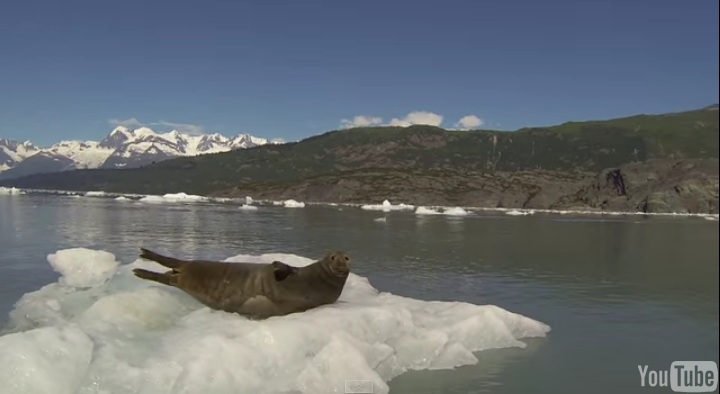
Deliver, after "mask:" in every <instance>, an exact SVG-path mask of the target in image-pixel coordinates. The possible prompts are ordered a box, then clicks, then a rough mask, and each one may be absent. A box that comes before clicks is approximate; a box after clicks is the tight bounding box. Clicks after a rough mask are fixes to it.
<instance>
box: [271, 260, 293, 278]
mask: <svg viewBox="0 0 720 394" xmlns="http://www.w3.org/2000/svg"><path fill="white" fill-rule="evenodd" d="M270 265H272V266H273V273H274V274H275V280H276V281H278V282H281V281H283V280H285V278H287V277H288V276H290V275H292V274H294V273H296V272H297V270H298V269H297V267H291V266H289V265H287V264H285V263H283V262H282V261H273V262H272V264H270Z"/></svg>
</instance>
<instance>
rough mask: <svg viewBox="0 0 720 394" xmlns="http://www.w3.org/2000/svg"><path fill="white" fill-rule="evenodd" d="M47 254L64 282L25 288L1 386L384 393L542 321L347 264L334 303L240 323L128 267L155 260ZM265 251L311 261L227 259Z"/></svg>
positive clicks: (2, 357)
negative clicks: (424, 293) (436, 296)
mask: <svg viewBox="0 0 720 394" xmlns="http://www.w3.org/2000/svg"><path fill="white" fill-rule="evenodd" d="M51 256H54V257H53V258H52V259H50V258H48V260H49V261H50V262H51V264H52V265H53V267H54V268H55V267H57V268H56V269H59V270H60V271H62V272H61V273H63V277H62V278H61V279H60V281H59V283H53V284H49V285H46V286H45V287H43V288H41V289H39V290H37V291H34V292H31V293H28V294H25V295H24V296H23V297H22V298H21V300H20V301H19V302H18V303H17V304H16V306H15V309H14V310H13V311H12V312H11V314H10V326H9V330H8V332H9V333H8V334H5V335H4V336H1V337H0V387H2V390H0V391H2V392H3V393H5V392H8V393H11V394H14V393H20V392H22V393H61V394H64V393H68V394H69V393H78V394H100V393H103V394H106V393H113V394H126V393H140V394H150V393H166V394H170V393H188V394H193V393H198V394H201V393H214V394H215V393H217V394H225V393H227V394H230V393H257V394H270V393H305V394H310V393H312V394H317V393H342V392H344V389H345V381H347V380H356V381H365V382H364V383H365V384H369V383H368V382H370V383H371V385H372V388H373V393H382V394H387V393H388V386H387V382H388V381H389V380H391V379H392V378H394V377H396V376H398V375H400V374H402V373H404V372H406V371H409V370H429V369H448V368H454V367H458V366H462V365H469V364H474V363H477V358H476V357H475V355H474V354H473V352H477V351H481V350H485V349H497V348H509V347H516V348H522V347H524V346H525V343H524V342H522V341H521V339H523V338H529V337H544V336H546V334H547V333H548V332H549V330H550V327H548V326H547V325H545V324H543V323H541V322H539V321H536V320H533V319H531V318H529V317H525V316H521V315H518V314H515V313H512V312H509V311H506V310H505V309H502V308H499V307H497V306H493V305H473V304H468V303H463V302H449V301H423V300H417V299H412V298H408V297H402V296H398V295H394V294H390V293H387V292H380V291H378V290H377V289H375V288H374V287H373V286H372V285H371V284H370V282H369V281H368V279H367V278H365V277H361V276H358V275H356V274H354V273H351V274H350V276H349V278H348V281H347V283H346V285H345V287H344V289H343V292H342V294H341V296H340V299H339V300H338V302H337V303H334V304H332V305H325V306H321V307H318V308H314V309H311V310H309V311H306V312H303V313H294V314H290V315H287V316H278V317H272V318H269V319H265V320H249V319H247V318H245V317H243V316H240V315H237V314H231V313H225V312H221V311H215V310H211V309H209V308H207V307H205V306H203V305H202V304H200V303H199V302H197V301H196V300H194V299H193V298H192V297H190V296H189V295H188V294H186V293H184V292H182V291H180V290H179V289H176V288H172V287H169V286H164V285H161V284H158V283H155V282H151V281H147V280H142V279H140V278H137V277H135V276H134V275H133V274H132V269H134V268H145V269H149V270H153V271H159V272H161V271H163V270H164V269H165V268H164V267H161V266H160V265H158V264H157V263H154V262H151V261H147V260H142V259H138V260H136V261H134V262H132V263H131V264H126V265H122V266H120V267H117V262H116V261H115V259H114V256H112V254H110V253H107V252H103V251H91V250H87V249H80V248H77V249H68V250H61V251H58V252H56V253H54V254H52V255H51ZM319 257H321V256H316V257H315V258H319ZM275 260H279V261H283V262H285V263H286V264H289V265H292V266H305V265H308V264H311V263H312V262H313V261H314V260H313V259H311V258H306V257H301V256H297V255H292V254H283V253H273V254H264V255H260V256H256V255H239V256H234V257H231V258H228V259H226V261H229V262H240V261H243V262H250V263H256V264H269V263H270V262H272V261H275ZM112 273H115V274H114V275H112ZM108 278H109V279H108ZM68 282H69V283H68ZM72 284H75V285H78V284H80V285H88V284H91V285H93V286H94V287H72ZM364 387H365V386H364Z"/></svg>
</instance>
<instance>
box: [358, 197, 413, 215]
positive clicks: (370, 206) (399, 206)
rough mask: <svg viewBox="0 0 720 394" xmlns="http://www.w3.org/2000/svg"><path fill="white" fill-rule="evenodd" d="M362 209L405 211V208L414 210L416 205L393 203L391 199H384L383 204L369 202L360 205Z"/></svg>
mask: <svg viewBox="0 0 720 394" xmlns="http://www.w3.org/2000/svg"><path fill="white" fill-rule="evenodd" d="M360 208H361V209H365V210H368V211H383V212H390V211H403V210H411V211H412V210H414V209H415V206H414V205H407V204H397V205H393V204H392V203H391V202H390V201H389V200H385V201H383V203H382V204H367V205H362V206H360Z"/></svg>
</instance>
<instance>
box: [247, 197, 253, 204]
mask: <svg viewBox="0 0 720 394" xmlns="http://www.w3.org/2000/svg"><path fill="white" fill-rule="evenodd" d="M252 202H253V199H252V197H250V196H245V204H247V205H250V204H252Z"/></svg>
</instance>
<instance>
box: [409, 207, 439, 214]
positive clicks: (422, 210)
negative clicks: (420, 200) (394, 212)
mask: <svg viewBox="0 0 720 394" xmlns="http://www.w3.org/2000/svg"><path fill="white" fill-rule="evenodd" d="M415 214H416V215H442V212H440V211H436V210H434V209H432V208H427V207H417V209H415Z"/></svg>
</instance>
